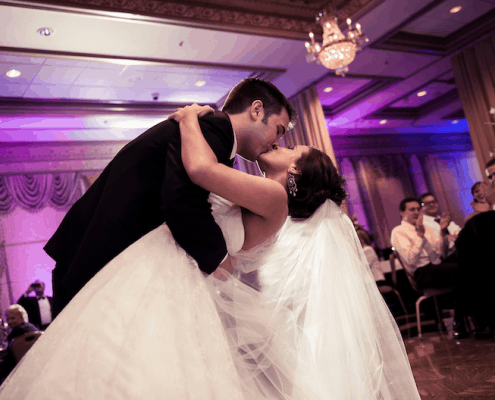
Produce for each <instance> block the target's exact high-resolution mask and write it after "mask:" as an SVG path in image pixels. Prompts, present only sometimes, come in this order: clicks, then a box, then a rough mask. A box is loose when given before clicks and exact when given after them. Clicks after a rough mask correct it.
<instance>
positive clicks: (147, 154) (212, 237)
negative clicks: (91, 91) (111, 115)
mask: <svg viewBox="0 0 495 400" xmlns="http://www.w3.org/2000/svg"><path fill="white" fill-rule="evenodd" d="M200 126H201V130H202V132H203V134H204V136H205V138H206V140H207V142H208V143H209V145H210V147H211V148H212V149H213V151H214V153H215V154H216V156H217V159H218V161H219V162H221V163H223V164H226V165H230V166H232V161H231V160H229V158H230V155H231V152H232V148H233V144H234V132H233V129H232V124H231V122H230V119H229V117H228V116H227V115H226V114H225V113H223V112H220V111H216V112H215V113H214V114H208V115H206V116H205V117H202V118H201V119H200ZM208 195H209V192H207V191H206V190H204V189H202V188H200V187H199V186H196V185H194V184H193V183H192V182H191V180H190V179H189V177H188V176H187V174H186V171H185V169H184V166H183V164H182V160H181V142H180V131H179V124H178V123H177V122H175V121H171V120H167V121H164V122H161V123H159V124H158V125H155V126H154V127H152V128H150V129H149V130H147V131H146V132H144V133H143V134H141V135H140V136H139V137H137V138H136V139H135V140H133V141H131V142H130V143H128V144H127V145H126V146H125V147H124V148H123V149H122V150H121V151H120V152H119V153H118V154H117V155H116V156H115V157H114V159H113V160H112V161H111V162H110V163H109V164H108V166H107V167H106V168H105V169H104V170H103V172H102V173H101V175H100V176H99V177H98V179H97V180H96V181H95V182H94V183H93V185H92V186H91V187H90V188H89V189H88V191H87V192H86V193H85V194H84V195H83V196H82V197H81V198H80V199H79V200H78V201H77V202H76V203H75V204H74V205H73V206H72V208H71V209H70V210H69V211H68V213H67V215H66V216H65V218H64V219H63V221H62V223H61V224H60V226H59V227H58V229H57V231H56V232H55V234H54V235H53V236H52V238H51V239H50V240H49V241H48V243H47V244H46V246H45V247H44V249H45V251H46V252H47V253H48V255H49V256H50V257H52V258H53V259H54V260H55V261H56V266H55V269H54V271H53V290H54V293H53V294H54V299H53V300H54V316H55V315H57V314H58V312H59V311H61V310H62V308H63V307H65V305H66V304H67V303H68V302H69V301H70V300H71V299H72V297H74V295H75V294H76V293H77V292H78V291H79V290H80V289H81V288H82V287H83V286H84V285H85V284H86V283H87V282H88V281H89V280H90V279H91V278H92V277H93V276H94V275H95V274H96V273H97V272H98V271H99V270H100V269H101V268H102V267H103V266H104V265H105V264H107V263H108V262H109V261H110V260H111V259H112V258H114V257H115V256H116V255H117V254H119V253H120V252H122V251H123V250H124V249H125V248H127V247H128V246H129V245H131V244H132V243H134V242H135V241H136V240H138V239H139V238H140V237H142V236H143V235H145V234H146V233H148V232H150V231H151V230H153V229H154V228H156V227H158V226H159V225H161V224H162V223H163V222H166V223H167V225H168V227H169V228H170V230H171V231H172V234H173V236H174V238H175V240H176V241H177V243H178V244H179V245H180V246H181V247H182V248H183V249H184V250H185V251H186V252H187V253H188V254H189V255H191V256H192V257H193V258H194V259H195V260H196V261H197V262H198V265H199V268H200V269H201V270H202V271H204V272H206V273H208V274H209V273H211V272H213V271H214V270H215V268H216V267H217V266H218V264H219V263H220V262H221V261H222V259H223V258H224V257H225V255H226V254H227V249H226V245H225V240H224V238H223V235H222V231H221V230H220V228H219V227H218V225H217V224H216V223H215V221H214V219H213V216H212V214H211V207H210V204H209V203H208V201H207V199H208Z"/></svg>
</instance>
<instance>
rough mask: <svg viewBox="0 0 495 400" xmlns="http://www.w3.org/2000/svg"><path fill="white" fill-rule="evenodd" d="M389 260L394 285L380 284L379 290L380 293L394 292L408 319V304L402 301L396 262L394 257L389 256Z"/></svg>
mask: <svg viewBox="0 0 495 400" xmlns="http://www.w3.org/2000/svg"><path fill="white" fill-rule="evenodd" d="M389 261H390V275H391V280H392V285H381V286H378V290H380V293H381V294H382V295H383V294H385V293H394V294H395V295H396V296H397V299H398V300H399V303H400V306H401V307H402V311H404V315H405V316H406V319H407V309H406V306H405V305H404V302H403V301H402V296H401V295H400V293H399V291H398V290H397V271H396V268H395V262H394V259H393V258H392V257H390V258H389Z"/></svg>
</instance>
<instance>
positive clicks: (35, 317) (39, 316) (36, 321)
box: [17, 279, 52, 330]
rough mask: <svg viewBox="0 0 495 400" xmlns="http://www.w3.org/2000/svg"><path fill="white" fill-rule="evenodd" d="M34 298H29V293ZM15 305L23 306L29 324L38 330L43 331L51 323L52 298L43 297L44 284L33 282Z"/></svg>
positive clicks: (37, 281) (38, 281)
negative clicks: (33, 295)
mask: <svg viewBox="0 0 495 400" xmlns="http://www.w3.org/2000/svg"><path fill="white" fill-rule="evenodd" d="M33 291H34V293H35V295H36V296H35V297H30V296H29V294H30V293H31V292H33ZM17 304H20V305H21V306H23V307H24V308H25V309H26V311H27V313H28V316H29V322H31V323H32V324H33V325H35V326H36V327H37V328H38V329H40V330H45V329H46V328H47V327H48V325H50V323H51V322H52V298H51V297H48V296H45V284H44V282H41V281H40V280H39V279H37V280H35V281H34V282H33V283H32V284H31V285H29V287H28V288H27V290H26V292H25V293H24V294H23V295H22V296H21V297H20V298H19V300H18V302H17Z"/></svg>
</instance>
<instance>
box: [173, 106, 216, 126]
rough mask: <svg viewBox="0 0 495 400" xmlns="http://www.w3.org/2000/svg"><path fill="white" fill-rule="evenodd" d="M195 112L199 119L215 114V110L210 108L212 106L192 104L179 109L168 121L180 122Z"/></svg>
mask: <svg viewBox="0 0 495 400" xmlns="http://www.w3.org/2000/svg"><path fill="white" fill-rule="evenodd" d="M190 112H194V113H196V115H197V116H198V118H201V117H202V116H204V115H206V114H209V113H212V112H215V110H214V109H213V108H212V107H210V106H200V105H199V104H196V103H194V104H191V105H190V106H185V107H182V108H178V109H177V111H176V112H174V113H173V114H171V115H169V117H168V119H173V120H175V121H177V122H180V120H181V118H183V117H184V116H186V115H187V114H188V113H190Z"/></svg>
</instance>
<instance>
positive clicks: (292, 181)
mask: <svg viewBox="0 0 495 400" xmlns="http://www.w3.org/2000/svg"><path fill="white" fill-rule="evenodd" d="M287 188H288V189H289V194H290V195H292V196H294V197H296V193H297V185H296V178H294V175H292V174H291V173H290V172H289V174H288V175H287Z"/></svg>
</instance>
